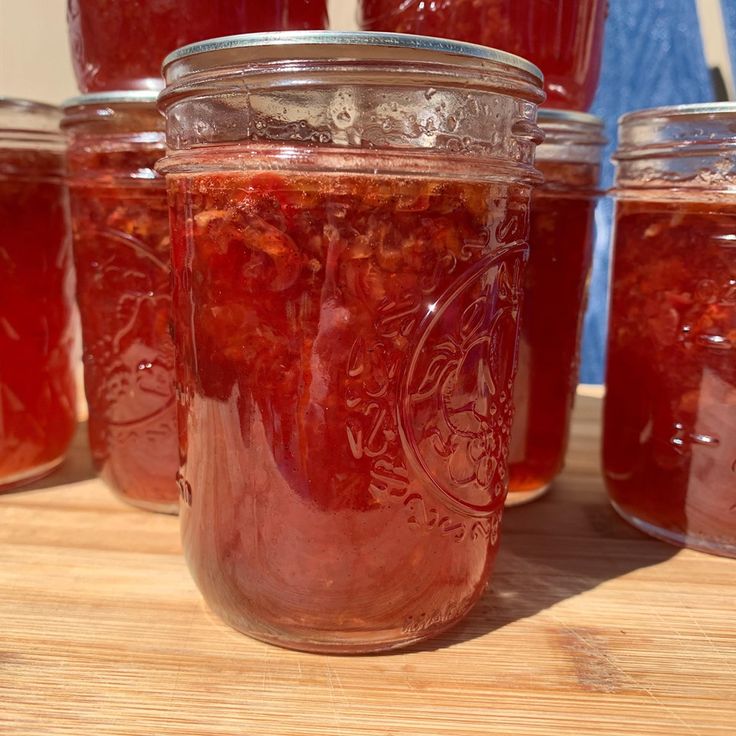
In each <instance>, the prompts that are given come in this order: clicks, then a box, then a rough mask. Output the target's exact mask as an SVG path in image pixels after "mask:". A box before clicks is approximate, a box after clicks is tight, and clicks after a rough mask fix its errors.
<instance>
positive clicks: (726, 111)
mask: <svg viewBox="0 0 736 736" xmlns="http://www.w3.org/2000/svg"><path fill="white" fill-rule="evenodd" d="M712 115H718V116H721V115H736V102H694V103H688V104H685V105H664V106H662V107H649V108H646V109H643V110H632V111H631V112H627V113H624V114H623V115H621V117H620V118H619V119H618V124H619V126H620V127H625V126H627V125H629V124H631V123H638V122H643V121H650V120H656V119H658V118H679V117H699V116H712Z"/></svg>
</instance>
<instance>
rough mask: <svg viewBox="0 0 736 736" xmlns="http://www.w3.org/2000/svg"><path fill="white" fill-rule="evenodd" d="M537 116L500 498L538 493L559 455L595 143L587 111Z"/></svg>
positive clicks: (580, 299)
mask: <svg viewBox="0 0 736 736" xmlns="http://www.w3.org/2000/svg"><path fill="white" fill-rule="evenodd" d="M539 122H540V125H541V127H542V130H544V132H545V136H546V137H545V143H544V144H542V145H541V146H540V147H539V148H538V150H537V166H538V167H539V169H540V170H541V171H542V173H543V174H544V178H545V182H544V184H543V185H542V186H541V187H538V188H537V189H535V191H534V194H533V195H532V210H531V229H530V233H529V243H530V255H529V264H528V267H527V272H526V277H525V280H524V306H523V309H522V319H521V345H520V348H519V370H518V373H517V376H516V382H515V385H514V404H515V413H514V429H513V432H512V438H511V452H510V456H509V496H508V498H507V501H506V503H507V505H514V504H517V503H522V502H525V501H530V500H532V499H533V498H535V497H537V496H539V495H541V494H542V493H544V491H545V490H546V489H547V488H548V487H549V484H550V483H551V482H552V481H553V480H554V478H555V476H557V474H558V473H559V472H560V471H561V470H562V466H563V462H564V459H565V451H566V449H567V438H568V434H569V428H570V415H571V410H572V406H573V400H574V397H575V389H576V387H577V383H578V366H579V361H578V353H579V347H580V331H581V326H582V318H583V312H584V302H585V291H586V287H587V281H588V273H589V271H590V263H591V256H592V246H593V221H594V215H595V207H596V200H597V195H598V192H597V191H596V188H597V186H598V177H599V171H600V156H601V151H602V147H603V144H604V143H605V138H604V136H603V121H601V120H600V119H599V118H596V117H594V116H592V115H586V114H584V113H570V112H564V111H561V110H542V111H541V112H540V117H539Z"/></svg>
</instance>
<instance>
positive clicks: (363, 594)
mask: <svg viewBox="0 0 736 736" xmlns="http://www.w3.org/2000/svg"><path fill="white" fill-rule="evenodd" d="M331 38H333V39H334V42H329V41H330V39H331ZM426 43H427V41H426V39H425V40H421V39H420V40H418V41H417V40H407V39H397V38H395V37H391V38H386V37H374V36H365V35H361V34H329V35H328V36H325V37H323V36H321V35H320V36H319V37H316V36H310V35H304V36H303V37H302V36H299V37H293V36H290V37H288V38H286V39H285V43H284V44H282V45H280V46H279V47H278V49H274V48H269V47H268V46H264V45H261V44H257V43H255V42H254V40H253V39H250V38H244V39H240V40H235V41H233V42H232V44H231V43H228V44H225V45H224V46H223V47H218V45H217V44H215V46H214V47H213V49H212V50H211V52H209V51H207V52H203V53H195V54H193V55H192V56H191V57H190V56H188V55H185V56H184V57H182V58H181V68H180V62H179V61H178V60H177V59H178V58H179V57H176V56H175V57H174V58H173V60H170V62H169V63H170V68H169V70H168V71H167V78H169V81H172V80H173V83H172V84H171V86H170V87H168V88H167V89H166V90H165V92H164V94H163V96H162V105H163V107H164V109H166V113H167V140H168V142H169V146H170V150H169V151H168V154H167V157H166V159H165V161H164V162H163V169H164V170H165V171H166V176H167V185H168V189H169V199H170V203H171V213H172V218H171V222H172V230H171V232H172V265H173V274H174V291H173V294H174V296H173V315H174V319H173V322H174V331H175V344H176V358H177V361H176V362H177V392H176V395H177V407H178V417H179V447H180V453H181V458H182V466H181V470H180V474H179V479H178V480H179V488H180V493H181V497H182V498H183V499H184V503H183V504H182V508H181V512H182V519H181V521H182V540H183V547H184V553H185V556H186V559H187V563H188V565H189V568H190V570H191V572H192V574H193V576H194V579H195V581H196V583H197V585H198V587H199V588H200V590H201V591H202V594H203V596H204V598H205V600H206V601H207V603H208V604H209V605H210V606H211V607H212V609H213V610H214V611H215V612H216V613H217V614H218V615H220V616H221V617H222V618H223V619H224V620H225V621H226V622H228V623H229V624H230V625H232V626H233V627H235V628H236V629H238V630H240V631H243V632H245V633H247V634H250V635H252V636H255V637H257V638H260V639H264V640H266V641H269V642H273V643H277V644H280V645H283V646H289V647H294V648H297V649H306V650H312V651H338V652H346V653H348V652H362V651H375V650H382V649H390V648H394V647H398V646H404V645H406V644H409V643H411V642H414V641H417V640H420V639H424V638H426V637H429V636H434V635H436V634H438V633H439V632H441V631H442V630H444V629H446V628H448V627H449V626H451V625H452V624H454V623H455V622H457V621H458V620H459V619H460V618H461V617H462V616H464V615H465V614H466V613H467V612H468V611H469V610H470V608H471V607H472V606H473V605H474V603H475V602H476V601H477V600H478V599H479V597H480V596H481V595H482V593H483V591H484V589H485V586H486V583H487V580H488V576H489V574H490V570H491V567H492V565H493V562H494V559H495V556H496V553H497V550H498V544H499V526H500V522H501V516H502V512H503V503H504V496H505V492H506V457H507V451H508V439H509V434H510V404H511V382H512V380H513V373H514V369H515V360H516V346H517V333H518V316H519V305H520V289H521V283H522V278H523V268H524V265H525V262H526V257H527V246H526V237H527V234H528V226H529V196H530V188H531V182H532V181H534V180H536V177H537V174H536V172H535V170H534V169H533V168H532V166H531V158H532V154H533V150H534V146H535V143H536V141H537V140H538V139H539V130H538V128H537V127H536V125H535V115H536V106H535V101H536V100H537V99H538V98H539V96H540V88H539V86H538V82H537V81H536V78H535V75H536V73H535V72H533V71H532V70H530V68H528V67H527V66H526V64H524V63H523V62H519V63H520V64H521V67H520V68H517V67H512V66H510V65H506V63H505V61H504V60H505V59H506V57H499V56H497V55H496V54H495V52H492V51H488V50H485V49H477V48H468V47H464V46H456V45H453V44H450V45H447V46H445V47H444V50H443V51H442V52H441V54H439V56H441V57H442V60H443V63H442V64H441V65H439V66H438V65H436V64H434V63H433V62H434V61H436V60H437V59H438V58H439V56H438V52H435V51H433V50H432V48H431V47H426ZM384 44H385V48H384V47H383V45H384ZM407 44H411V45H410V46H407ZM417 44H419V45H417ZM474 55H477V56H474ZM336 58H339V59H340V60H341V61H340V63H339V65H336V64H335V62H334V61H333V60H334V59H336ZM192 60H196V62H195V66H200V68H199V70H198V71H197V72H196V74H194V75H193V76H192V77H190V76H189V74H190V72H193V71H194V69H193V67H192V66H191V63H192ZM307 60H308V61H307ZM388 60H390V62H391V63H390V64H387V61H388ZM397 64H398V65H399V66H403V76H401V79H402V82H403V85H402V87H401V90H403V96H401V95H400V94H399V91H400V88H399V86H398V85H397V84H396V79H397V74H399V72H397V71H396V65H397ZM210 65H211V66H210ZM167 68H168V67H167ZM264 68H267V69H268V70H269V74H271V75H273V76H270V77H269V79H272V80H277V79H281V80H282V81H283V80H286V79H287V78H288V80H289V81H288V83H284V84H282V83H281V82H280V83H279V84H278V85H271V84H263V85H261V86H260V87H258V88H255V87H254V88H253V89H252V90H251V89H250V88H249V89H248V94H247V95H244V94H243V86H242V76H243V75H245V77H246V78H247V77H248V76H249V74H250V73H251V71H252V70H255V69H259V70H262V69H264ZM236 69H237V70H239V72H238V75H239V78H240V80H241V81H239V82H238V84H237V85H236V86H235V87H233V86H232V85H231V80H232V79H234V76H233V75H232V71H233V70H236ZM297 69H298V70H301V71H299V72H298V73H297V74H296V76H295V74H294V72H295V70H297ZM428 70H431V72H432V73H431V74H429V73H428ZM180 73H181V74H183V77H181V76H180ZM258 73H259V74H260V71H259V72H258ZM323 74H324V75H325V76H324V77H323V76H321V75H323ZM323 78H324V79H329V80H331V82H330V83H329V84H323V83H320V84H316V85H315V84H313V83H312V82H313V81H314V80H316V79H323ZM459 79H463V80H465V82H464V86H463V87H462V90H461V91H462V94H460V93H459V92H458V89H460V88H459V86H458V80H459ZM383 82H385V84H383ZM430 82H431V84H430ZM199 84H204V87H202V88H199V87H198V85H199ZM504 84H505V85H506V86H507V87H508V91H509V94H507V95H499V94H498V93H497V90H498V88H499V85H504ZM442 104H444V105H445V113H444V114H443V115H441V116H437V117H436V123H437V125H438V126H440V127H439V128H435V129H434V130H433V131H432V132H431V133H430V132H428V129H427V128H426V127H424V126H417V127H415V128H413V129H412V127H411V121H410V120H409V118H407V119H406V120H405V121H404V122H406V125H403V123H401V115H400V114H399V113H398V111H399V110H401V109H404V108H402V107H401V106H402V105H403V106H405V107H409V108H412V115H413V117H414V120H415V121H419V120H426V119H427V118H428V117H430V115H429V114H428V112H427V106H430V105H432V106H434V105H442ZM394 106H395V107H394ZM432 109H434V108H432ZM491 109H497V110H499V113H498V117H493V116H490V117H486V112H484V111H487V110H491ZM453 112H455V113H457V117H455V116H454V115H453ZM451 119H452V128H453V130H452V131H448V128H447V126H449V125H450V120H451ZM489 119H490V120H493V121H494V122H493V124H491V125H489V124H488V120H489ZM202 121H204V124H202V125H200V123H201V122H202ZM482 121H484V124H483V125H481V122H482ZM384 122H389V123H390V125H389V126H388V131H386V130H384V126H383V123H384ZM395 122H399V123H401V125H400V126H397V127H394V126H393V124H394V123H395ZM290 126H296V128H292V127H290ZM292 129H295V130H297V131H298V135H297V136H295V137H293V138H289V139H288V140H284V132H285V131H288V130H292ZM379 129H380V130H381V131H382V132H379ZM450 133H451V135H452V137H451V136H450ZM454 136H457V140H458V141H464V142H462V143H460V144H459V145H453V146H450V145H449V144H448V145H445V144H446V143H448V142H449V141H450V140H456V139H455V138H454ZM244 141H247V144H246V143H244ZM459 172H462V174H460V173H459Z"/></svg>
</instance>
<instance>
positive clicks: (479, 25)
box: [358, 0, 608, 110]
mask: <svg viewBox="0 0 736 736" xmlns="http://www.w3.org/2000/svg"><path fill="white" fill-rule="evenodd" d="M358 2H359V8H360V23H361V27H362V28H364V29H365V30H367V31H391V32H394V33H421V34H423V35H426V36H439V37H441V38H454V39H458V40H460V41H469V42H471V43H478V44H482V45H484V46H492V47H495V48H498V49H503V50H504V51H508V52H510V53H512V54H518V55H519V56H523V57H524V58H526V59H530V60H531V61H533V62H534V63H535V64H536V65H537V66H539V68H540V69H541V70H542V71H543V72H544V80H545V91H546V93H547V100H546V104H547V106H548V107H554V108H565V109H571V110H587V109H588V108H590V106H591V104H592V103H593V97H594V96H595V92H596V88H597V87H598V77H599V75H600V69H601V56H602V53H603V31H604V27H605V22H606V14H607V11H608V0H433V1H432V2H426V0H358Z"/></svg>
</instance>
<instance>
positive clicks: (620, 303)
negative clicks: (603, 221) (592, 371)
mask: <svg viewBox="0 0 736 736" xmlns="http://www.w3.org/2000/svg"><path fill="white" fill-rule="evenodd" d="M734 131H736V105H733V104H708V105H683V106H679V107H669V108H658V109H654V110H645V111H642V112H636V113H632V114H629V115H625V116H624V117H623V118H622V119H621V122H620V126H619V138H620V143H619V149H618V153H617V154H616V160H617V165H618V170H617V180H616V199H617V203H616V216H615V235H614V247H615V260H614V270H613V283H612V297H611V314H610V325H609V339H608V372H607V389H606V391H607V393H606V403H605V432H604V448H603V460H604V469H605V477H606V483H607V486H608V492H609V495H610V497H611V501H612V503H613V505H614V508H615V509H616V510H617V511H618V512H619V513H620V514H621V516H623V518H624V519H626V520H627V521H629V522H630V523H632V524H633V525H634V526H636V527H637V528H639V529H641V530H642V531H644V532H647V533H648V534H651V535H653V536H656V537H659V538H660V539H664V540H666V541H668V542H672V543H674V544H678V545H683V546H687V547H692V548H695V549H699V550H703V551H705V552H712V553H715V554H721V555H727V556H730V557H736V155H735V154H734V151H735V150H736V132H734Z"/></svg>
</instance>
